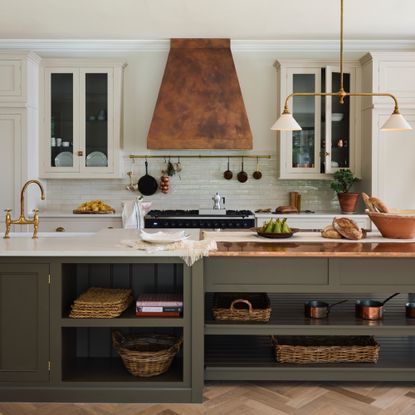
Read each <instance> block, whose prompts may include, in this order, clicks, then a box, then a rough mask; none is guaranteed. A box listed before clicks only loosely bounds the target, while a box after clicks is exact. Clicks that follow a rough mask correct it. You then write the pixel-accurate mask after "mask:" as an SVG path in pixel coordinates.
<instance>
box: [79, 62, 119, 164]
mask: <svg viewBox="0 0 415 415" xmlns="http://www.w3.org/2000/svg"><path fill="white" fill-rule="evenodd" d="M111 76H112V73H111V71H108V70H105V71H100V70H99V69H98V70H96V71H95V70H88V71H82V72H81V96H82V97H83V100H84V102H83V103H81V146H82V147H83V148H84V152H83V154H81V157H82V161H81V171H82V170H84V171H88V170H91V169H94V171H101V170H102V171H105V170H106V169H107V168H108V166H110V165H111V163H112V157H113V155H112V148H111V145H110V142H111V139H110V138H111V133H112V116H111V114H112V110H111V108H112V107H111V105H112V89H111V87H110V85H112V82H110V77H111Z"/></svg>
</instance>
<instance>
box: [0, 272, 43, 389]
mask: <svg viewBox="0 0 415 415" xmlns="http://www.w3.org/2000/svg"><path fill="white" fill-rule="evenodd" d="M48 362H49V264H0V382H33V381H36V382H45V381H48V380H49V369H48Z"/></svg>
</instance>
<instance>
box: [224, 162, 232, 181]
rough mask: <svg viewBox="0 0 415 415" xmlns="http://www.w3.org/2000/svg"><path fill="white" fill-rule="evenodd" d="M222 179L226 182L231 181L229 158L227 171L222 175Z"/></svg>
mask: <svg viewBox="0 0 415 415" xmlns="http://www.w3.org/2000/svg"><path fill="white" fill-rule="evenodd" d="M223 177H224V178H225V179H226V180H231V179H232V177H233V173H232V172H231V170H230V169H229V157H228V169H227V170H226V171H225V172H224V173H223Z"/></svg>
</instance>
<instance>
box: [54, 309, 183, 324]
mask: <svg viewBox="0 0 415 415" xmlns="http://www.w3.org/2000/svg"><path fill="white" fill-rule="evenodd" d="M60 323H61V326H62V327H183V326H184V320H183V318H182V317H179V318H176V317H163V318H160V317H158V318H157V317H137V316H136V315H135V306H132V307H129V308H128V309H127V310H125V311H124V313H122V314H121V316H120V317H116V318H70V317H69V313H66V314H65V315H64V317H63V318H61V320H60Z"/></svg>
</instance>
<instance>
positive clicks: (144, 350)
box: [112, 331, 182, 377]
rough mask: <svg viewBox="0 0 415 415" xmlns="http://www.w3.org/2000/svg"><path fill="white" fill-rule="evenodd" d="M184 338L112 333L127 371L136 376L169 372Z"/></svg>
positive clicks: (113, 342)
mask: <svg viewBox="0 0 415 415" xmlns="http://www.w3.org/2000/svg"><path fill="white" fill-rule="evenodd" d="M181 344H182V338H179V337H176V336H171V335H168V334H130V335H127V336H123V335H122V334H121V333H120V332H119V331H113V332H112V345H113V347H114V349H115V350H116V351H117V352H118V354H119V355H120V357H121V359H122V361H123V363H124V366H125V367H126V369H127V370H128V371H129V372H130V373H131V374H132V375H134V376H140V377H151V376H157V375H161V374H162V373H164V372H167V370H169V367H170V365H171V363H172V361H173V358H174V356H175V355H176V353H177V352H178V351H179V350H180V346H181Z"/></svg>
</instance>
